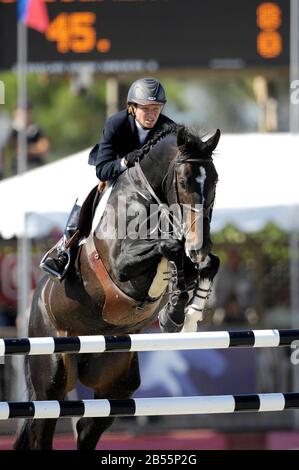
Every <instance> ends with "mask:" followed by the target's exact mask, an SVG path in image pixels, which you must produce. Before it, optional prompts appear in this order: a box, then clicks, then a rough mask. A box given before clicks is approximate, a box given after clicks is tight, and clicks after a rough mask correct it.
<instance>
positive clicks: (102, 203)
mask: <svg viewBox="0 0 299 470" xmlns="http://www.w3.org/2000/svg"><path fill="white" fill-rule="evenodd" d="M115 183H116V181H113V182H112V183H111V184H110V185H109V186H107V188H106V189H105V191H104V192H103V194H102V197H101V199H100V202H99V204H98V206H97V208H96V211H95V214H94V218H93V221H92V227H91V233H93V232H94V231H95V229H96V228H97V226H98V225H99V223H100V222H101V219H102V217H103V214H104V211H105V209H106V205H107V202H108V199H109V197H110V194H111V192H112V189H113V188H114V186H115Z"/></svg>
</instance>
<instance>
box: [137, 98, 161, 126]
mask: <svg viewBox="0 0 299 470" xmlns="http://www.w3.org/2000/svg"><path fill="white" fill-rule="evenodd" d="M161 110H162V106H161V105H160V104H146V105H141V104H137V105H135V118H136V120H137V121H138V122H139V124H141V126H142V127H146V128H148V129H151V128H152V127H154V125H155V124H156V122H157V121H158V118H159V115H160V113H161Z"/></svg>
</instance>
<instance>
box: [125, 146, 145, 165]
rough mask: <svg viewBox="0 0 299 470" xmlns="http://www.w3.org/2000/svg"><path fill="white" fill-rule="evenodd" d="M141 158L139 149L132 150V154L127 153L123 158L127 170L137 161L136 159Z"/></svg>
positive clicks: (141, 153) (141, 154)
mask: <svg viewBox="0 0 299 470" xmlns="http://www.w3.org/2000/svg"><path fill="white" fill-rule="evenodd" d="M142 157H143V152H142V150H141V149H137V150H133V152H130V153H128V154H127V155H126V156H125V164H126V165H127V167H128V168H130V167H131V166H134V165H135V162H136V161H137V160H138V158H140V159H141V158H142Z"/></svg>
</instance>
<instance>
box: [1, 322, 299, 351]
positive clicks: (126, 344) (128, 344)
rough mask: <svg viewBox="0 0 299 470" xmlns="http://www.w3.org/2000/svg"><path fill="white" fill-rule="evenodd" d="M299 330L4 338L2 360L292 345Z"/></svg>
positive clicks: (296, 338)
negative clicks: (8, 357)
mask: <svg viewBox="0 0 299 470" xmlns="http://www.w3.org/2000/svg"><path fill="white" fill-rule="evenodd" d="M297 340H299V329H288V330H244V331H207V332H199V333H148V334H131V335H130V334H127V335H121V336H103V335H94V336H72V337H71V336H70V337H57V338H52V337H42V338H15V339H9V338H8V339H0V357H1V356H10V355H15V354H26V355H38V354H39V355H44V354H53V353H54V354H55V353H84V354H86V353H101V352H113V351H114V352H121V351H169V350H173V351H175V350H185V349H189V350H191V349H226V348H240V347H253V348H265V347H272V348H276V347H278V346H290V345H291V344H292V342H293V341H297Z"/></svg>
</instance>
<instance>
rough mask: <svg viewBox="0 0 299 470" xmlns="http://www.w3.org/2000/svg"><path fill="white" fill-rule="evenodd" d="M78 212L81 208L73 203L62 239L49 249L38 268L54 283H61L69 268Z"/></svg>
mask: <svg viewBox="0 0 299 470" xmlns="http://www.w3.org/2000/svg"><path fill="white" fill-rule="evenodd" d="M80 211H81V206H79V205H77V204H76V203H75V205H74V206H73V208H72V210H71V212H70V215H69V218H68V220H67V224H66V227H65V230H64V234H63V237H62V239H61V240H59V242H58V244H57V245H55V246H54V248H51V250H50V251H48V252H47V253H46V254H45V256H44V257H43V259H42V260H41V263H40V267H41V268H42V269H43V270H44V271H46V273H47V274H49V275H50V277H51V278H52V279H53V280H55V281H57V280H59V281H62V279H63V278H64V277H65V275H66V273H67V270H68V268H69V265H70V261H71V246H74V244H75V243H76V242H77V240H78V238H79V229H78V227H79V216H80ZM77 232H78V233H77ZM55 250H56V252H57V255H58V256H57V257H52V256H51V255H52V253H53V251H55Z"/></svg>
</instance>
